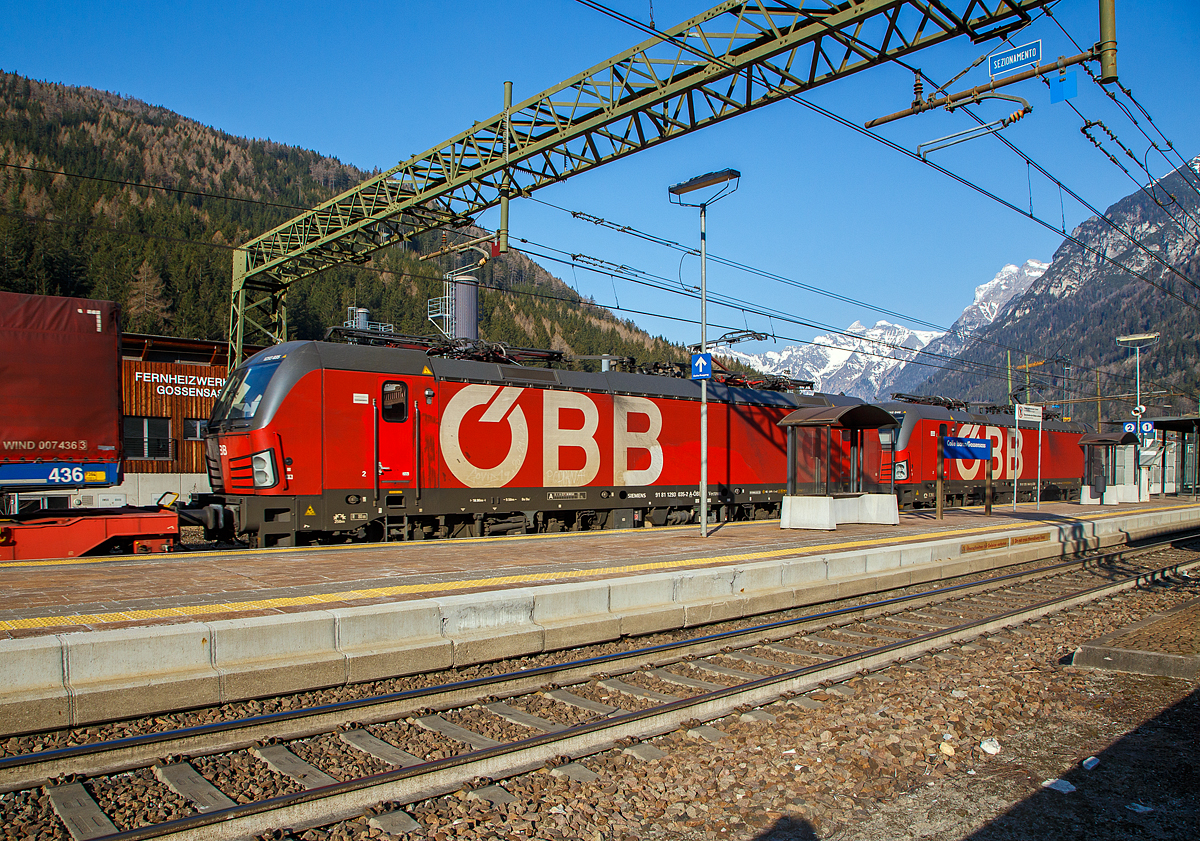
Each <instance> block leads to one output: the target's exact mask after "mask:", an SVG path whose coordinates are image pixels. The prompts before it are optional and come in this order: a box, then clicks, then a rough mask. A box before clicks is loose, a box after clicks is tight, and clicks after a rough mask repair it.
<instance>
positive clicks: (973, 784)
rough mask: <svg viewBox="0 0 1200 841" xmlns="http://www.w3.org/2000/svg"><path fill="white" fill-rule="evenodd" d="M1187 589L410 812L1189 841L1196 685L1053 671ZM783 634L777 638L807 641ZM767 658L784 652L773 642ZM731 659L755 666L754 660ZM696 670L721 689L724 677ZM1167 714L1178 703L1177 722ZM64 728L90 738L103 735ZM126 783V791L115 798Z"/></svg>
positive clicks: (1198, 739)
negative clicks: (498, 798) (584, 778)
mask: <svg viewBox="0 0 1200 841" xmlns="http://www.w3.org/2000/svg"><path fill="white" fill-rule="evenodd" d="M1198 593H1200V586H1198V585H1197V584H1194V583H1193V584H1187V585H1182V586H1179V585H1176V586H1172V587H1155V588H1151V589H1149V590H1143V591H1134V592H1128V593H1125V594H1121V595H1118V596H1115V597H1112V598H1109V599H1106V600H1104V601H1102V602H1098V603H1095V604H1091V605H1087V606H1083V607H1079V608H1076V609H1074V610H1072V611H1071V612H1070V613H1066V614H1061V615H1054V616H1050V617H1046V618H1045V619H1043V620H1041V621H1039V622H1036V623H1030V624H1027V625H1025V626H1021V627H1019V628H1013V629H1006V630H1005V631H1004V632H1003V633H1002V634H997V635H994V636H992V637H989V638H985V639H981V640H977V641H975V642H974V643H973V644H972V645H971V646H969V647H967V648H966V649H964V650H961V651H958V652H954V653H951V652H947V653H944V654H942V655H940V656H939V655H932V656H926V657H923V658H920V660H918V661H915V662H913V663H907V664H901V665H897V666H893V667H891V668H889V669H887V670H884V671H883V672H881V673H876V674H872V675H865V676H858V677H855V678H853V679H851V680H848V681H846V682H844V683H842V684H839V685H837V686H830V687H826V688H825V689H824V690H821V691H817V692H814V693H810V694H809V695H808V696H806V697H807V698H808V699H809V704H808V706H809V707H812V706H816V707H817V708H816V709H810V708H807V707H801V706H796V705H792V704H787V703H784V702H778V703H775V704H772V705H770V706H769V707H767V708H766V709H767V711H769V712H770V713H771V714H772V715H773V716H774V717H775V721H774V722H773V723H770V724H768V723H765V722H755V721H742V720H741V719H740V717H739V716H738V715H737V714H734V715H731V716H728V717H726V718H723V719H720V720H718V721H714V722H710V724H711V725H712V726H713V727H717V728H719V729H720V730H722V731H724V732H725V733H727V734H728V735H727V737H726V738H724V739H722V740H721V741H720V742H719V743H717V744H713V743H711V742H708V741H704V740H700V739H697V738H693V737H691V736H689V735H688V734H687V732H686V728H681V729H680V730H678V731H675V732H672V733H669V734H666V735H664V736H662V737H659V738H656V739H654V740H652V741H651V742H650V744H653V745H654V746H655V747H658V748H660V749H661V750H663V751H665V752H666V755H665V757H664V758H662V759H661V760H655V761H642V760H639V759H635V758H634V757H632V756H629V755H626V754H625V753H623V752H622V751H621V750H619V749H614V750H610V751H606V752H604V753H601V754H598V755H596V756H591V757H585V758H583V759H581V760H579V761H580V762H581V763H582V764H584V765H586V766H587V767H588V768H590V769H591V770H593V771H595V772H597V773H598V774H599V779H598V780H597V781H596V782H593V783H579V782H574V781H569V780H565V779H561V778H559V777H557V776H554V775H552V774H551V773H550V772H549V769H542V770H540V771H537V772H534V773H530V774H525V775H522V776H520V777H517V778H514V779H510V780H502V781H499V782H500V785H502V786H503V787H504V788H505V789H506V790H507V791H509V792H511V793H512V794H513V795H514V796H515V798H516V802H515V803H511V804H506V805H495V804H492V803H491V802H488V801H487V800H482V799H474V798H472V797H471V796H470V795H469V791H468V790H466V789H464V790H462V791H458V792H454V793H452V794H449V795H447V796H444V797H440V798H436V799H433V800H429V801H424V802H421V803H417V804H411V805H408V806H405V807H404V808H405V811H407V812H409V813H410V814H411V815H413V817H414V818H416V819H417V820H418V821H419V822H420V823H421V825H422V827H423V830H422V831H423V835H424V837H426V838H434V839H443V841H449V839H460V838H461V839H468V841H469V839H493V838H506V839H535V838H539V839H540V838H545V839H576V838H582V839H600V841H610V839H619V841H630V839H645V841H657V839H667V838H671V839H680V841H699V840H700V839H704V841H709V839H726V838H734V839H745V841H751V839H753V841H784V839H812V838H822V839H825V838H837V839H853V841H879V839H892V838H907V837H914V838H915V837H920V838H930V839H943V838H944V839H961V838H964V837H967V836H968V835H971V834H972V833H978V834H977V835H975V836H974V837H975V838H979V839H988V841H990V839H996V840H997V841H1000V839H1010V838H1011V839H1016V838H1022V837H1033V835H1031V834H1030V832H1031V827H1033V826H1035V824H1034V823H1031V822H1030V821H1033V820H1035V819H1036V820H1038V821H1041V820H1043V819H1044V818H1046V816H1049V818H1048V819H1049V820H1050V825H1051V826H1054V827H1056V828H1057V829H1059V830H1061V831H1060V832H1059V834H1058V835H1045V834H1044V833H1034V835H1039V836H1041V837H1088V838H1096V839H1102V841H1106V840H1107V839H1117V838H1121V839H1124V838H1129V837H1147V838H1180V837H1200V804H1198V800H1197V794H1196V791H1197V788H1198V786H1200V778H1198V776H1197V769H1200V747H1198V745H1200V704H1198V703H1197V702H1196V696H1195V691H1194V690H1195V687H1194V686H1191V685H1188V684H1186V683H1184V682H1180V681H1170V680H1165V679H1158V678H1139V677H1136V676H1130V675H1118V674H1111V673H1101V672H1087V671H1083V670H1078V669H1075V668H1073V667H1070V666H1068V665H1065V664H1064V659H1065V658H1069V655H1070V653H1071V652H1072V651H1073V650H1074V649H1075V647H1076V646H1078V645H1079V644H1081V643H1083V642H1086V641H1088V640H1091V639H1094V638H1096V637H1099V636H1103V635H1105V634H1108V633H1112V632H1113V631H1115V630H1117V629H1119V628H1120V627H1123V626H1125V625H1127V624H1130V623H1131V622H1134V621H1136V620H1138V619H1141V618H1144V617H1145V616H1147V615H1149V614H1151V613H1157V612H1161V611H1163V610H1165V609H1168V608H1170V607H1172V606H1175V605H1177V604H1180V603H1182V602H1183V601H1184V600H1186V599H1191V598H1195V597H1196V596H1197V594H1198ZM847 627H849V628H853V626H847ZM793 643H794V641H789V642H788V643H786V644H788V645H792V646H793V647H798V646H796V645H793ZM762 654H763V655H764V656H766V657H768V658H770V659H779V660H783V659H784V655H782V654H778V653H774V652H770V651H769V650H763V651H762ZM510 663H511V661H510ZM729 665H732V666H733V667H735V668H740V669H742V670H745V671H749V668H748V665H749V664H743V663H740V662H737V663H735V662H733V661H730V662H729ZM673 668H675V667H673ZM694 674H695V675H696V676H697V677H700V678H702V679H705V680H709V681H712V682H720V681H719V680H718V678H717V676H715V675H711V674H708V673H703V674H702V673H700V672H699V671H695V672H694ZM567 688H568V689H570V691H572V692H574V693H576V694H578V695H582V696H584V697H589V698H592V699H593V700H597V701H602V702H604V703H608V704H612V705H614V706H620V707H622V708H624V709H641V708H644V707H645V706H650V704H648V703H645V702H639V701H637V700H636V699H633V698H631V697H629V696H626V695H623V694H621V693H615V692H610V691H609V690H606V689H604V688H602V687H599V686H598V685H597V683H596V682H592V683H588V684H580V685H576V686H571V687H567ZM672 692H673V694H677V695H684V694H689V693H688V690H686V688H685V687H672ZM301 697H302V696H291V698H292V700H291V701H290V703H293V704H296V705H299V704H300V701H299V700H297V699H299V698H301ZM255 703H256V702H247V703H246V705H245V706H246V707H250V708H253V706H254V704H255ZM512 703H513V704H514V705H518V706H521V707H522V708H525V709H527V710H528V711H529V712H532V713H533V714H535V715H539V716H541V717H543V718H548V719H551V720H560V721H564V723H572V722H571V721H570V719H571V718H572V717H579V718H581V719H587V718H590V714H587V713H584V712H582V711H578V710H575V709H574V708H570V707H566V706H565V705H561V704H558V703H557V702H554V701H551V700H550V699H547V698H545V697H544V696H540V695H533V696H528V697H527V698H524V699H514V701H513V702H512ZM1176 704H1178V705H1179V707H1178V709H1177V710H1175V711H1171V710H1170V709H1169V708H1170V707H1171V706H1172V705H1176ZM258 706H259V708H260V709H265V708H266V707H269V706H271V705H270V704H266V705H263V704H259V705H258ZM1164 710H1167V712H1164ZM464 714H465V715H464ZM450 715H451V716H455V715H457V716H460V718H459V719H458V721H459V723H462V724H463V725H464V726H470V725H471V724H474V725H475V726H474V727H472V729H476V730H477V731H478V732H481V733H483V734H484V735H488V736H491V737H492V738H501V737H502V736H504V734H506V733H507V731H508V729H510V728H517V729H518V730H519V731H521V732H522V733H524V734H525V735H528V732H527V731H526V730H525V728H518V726H517V725H513V724H511V723H509V722H507V721H504V720H502V719H498V718H497V717H496V716H495V715H494V714H492V713H490V712H488V711H486V710H482V709H479V708H476V709H474V710H467V711H458V712H456V713H454V714H450ZM468 721H470V724H468V723H467V722H468ZM366 729H368V730H369V731H370V732H372V733H374V734H375V735H376V736H378V737H380V738H382V739H384V740H385V741H388V742H391V743H392V744H395V745H396V746H397V747H400V748H402V749H403V750H406V751H408V752H410V753H413V754H415V755H418V756H422V757H423V758H425V759H440V758H445V757H448V756H452V755H454V754H456V753H462V752H465V751H467V750H468V748H467V746H465V745H460V744H458V743H455V742H453V741H452V740H448V739H446V738H445V737H443V736H440V735H437V734H434V733H430V732H429V731H427V730H424V729H423V728H421V727H419V726H417V725H416V724H415V723H414V720H413V719H409V720H408V721H400V722H396V723H392V724H385V725H369V726H368V727H367V728H366ZM90 731H96V733H95V734H93V733H92V732H90ZM75 732H76V734H80V735H82V736H83V738H84V739H85V740H86V739H87V738H88V737H92V736H94V735H97V734H98V733H102V732H104V728H88V729H87V730H83V731H75ZM504 737H506V736H504ZM30 738H43V737H30ZM988 740H995V742H996V743H997V744H998V745H999V747H1000V750H999V752H998V753H996V754H995V755H991V754H990V753H988V752H986V751H985V749H984V748H983V745H985V744H988V746H989V747H990V743H989V741H988ZM290 749H292V750H293V751H294V752H296V753H297V755H299V756H300V757H301V758H303V759H305V760H306V761H309V762H311V763H312V764H314V765H316V766H317V767H319V768H322V769H323V770H326V771H327V772H330V773H332V774H333V775H334V776H335V777H338V778H339V779H340V778H348V777H349V776H354V775H357V774H360V773H363V770H362V769H364V768H365V767H368V766H369V762H368V764H367V765H362V764H356V763H361V759H360V760H351V759H350V756H351V755H352V754H351V753H347V751H349V750H350V749H348V748H346V747H345V746H344V745H342V744H341V742H340V740H337V739H336V737H332V736H331V737H316V738H313V739H309V740H305V741H303V742H297V743H292V744H291V745H290ZM1093 755H1095V756H1096V757H1098V758H1099V763H1098V764H1097V765H1095V766H1094V767H1093V769H1092V770H1090V771H1085V770H1083V768H1082V765H1081V763H1082V762H1083V760H1084V759H1086V758H1088V757H1090V756H1093ZM191 761H192V763H193V765H195V766H196V768H197V770H199V771H200V772H201V773H202V774H203V775H204V776H205V777H207V778H208V779H209V780H210V781H211V782H213V783H214V785H216V786H217V787H218V788H220V789H221V790H222V791H224V792H225V793H226V794H227V795H228V796H229V797H230V798H232V799H233V800H235V801H236V802H248V801H250V800H257V799H262V798H264V797H271V796H276V795H280V794H285V793H291V792H295V791H299V790H300V786H299V785H298V784H297V783H295V782H294V781H292V780H290V778H287V777H284V776H282V775H279V774H276V773H274V772H273V771H271V770H270V769H269V768H267V767H266V765H265V764H264V763H262V762H261V761H259V760H257V759H255V758H254V757H252V756H250V755H249V754H231V755H222V756H214V757H197V758H193V759H192V760H191ZM1130 768H1136V769H1137V773H1135V774H1131V773H1130V771H1129V769H1130ZM146 773H149V772H146ZM343 775H344V776H343ZM122 778H124V781H123V782H122V781H121V780H122ZM1055 778H1060V779H1064V780H1067V781H1069V782H1070V783H1071V784H1072V785H1073V786H1075V788H1076V791H1075V792H1074V793H1071V794H1062V793H1060V792H1058V791H1054V790H1052V789H1045V788H1043V786H1042V783H1043V781H1046V780H1048V779H1055ZM114 781H116V782H114ZM151 781H153V785H154V786H159V784H158V783H157V781H154V780H153V777H152V775H151V776H150V777H149V778H147V777H146V776H145V775H144V774H142V773H141V772H138V773H135V774H130V775H122V776H119V777H116V778H113V779H112V780H109V781H106V782H105V784H104V785H105V786H107V787H108V790H107V791H102V790H99V789H97V790H96V794H97V798H98V799H101V798H103V799H104V800H105V803H107V804H108V805H110V806H111V805H113V804H115V803H116V801H117V800H118V799H119V798H128V799H130V800H135V799H137V798H141V799H142V800H143V801H159V802H155V803H149V802H148V803H147V804H145V806H138V805H130V806H126V807H125V808H126V809H127V811H126V812H123V813H120V814H121V818H120V823H119V824H118V825H119V826H121V827H122V828H125V827H126V826H127V825H132V824H134V823H137V822H138V821H140V820H142V819H143V817H144V819H145V820H147V821H148V820H152V819H156V818H152V817H151V816H150V815H149V813H148V811H146V807H149V808H167V809H168V810H177V811H178V812H179V813H180V814H181V815H182V814H183V808H185V807H180V806H179V804H177V803H173V802H172V801H171V799H170V797H163V796H162V795H161V792H160V791H159V789H158V788H154V787H151V786H150V782H151ZM486 782H488V781H480V783H479V785H483V784H485V783H486ZM122 786H127V787H128V788H127V790H126V791H125V792H122V788H121V787H122ZM139 786H144V788H139ZM167 793H168V795H169V794H170V792H167ZM171 797H173V795H171ZM1048 798H1058V800H1053V799H1048ZM1070 798H1074V800H1072V799H1070ZM114 808H117V809H120V808H121V807H120V806H114ZM139 809H141V810H142V811H141V812H139V811H138V810H139ZM109 814H110V815H113V814H114V812H112V811H110V812H109ZM1010 815H1023V816H1024V820H1025V823H1024V824H1023V825H1020V824H1015V823H1014V822H1013V821H1014V819H1012V818H1010V817H1008V816H1010ZM1006 821H1007V822H1006ZM989 822H990V823H989ZM0 825H2V826H3V827H4V830H3V833H4V834H3V835H0V838H4V839H6V841H7V839H9V838H22V839H24V838H31V839H39V841H40V839H50V838H55V839H58V838H66V837H67V835H66V833H65V830H64V828H63V827H62V825H61V823H60V822H59V821H58V819H57V817H56V816H55V815H54V814H53V811H52V809H51V808H50V806H49V801H48V798H46V796H45V795H44V793H43V792H41V791H37V792H22V793H15V794H5V795H0ZM1072 827H1074V828H1075V829H1074V830H1072V829H1071V828H1072ZM1022 828H1023V830H1024V832H1025V834H1024V835H1022V834H1021V830H1022ZM14 830H15V833H14ZM986 833H991V834H986ZM1006 833H1007V834H1006ZM1072 833H1074V834H1072ZM295 837H299V838H303V839H306V841H329V840H330V839H333V840H335V841H341V839H346V841H350V839H365V838H379V837H384V836H383V835H382V833H381V831H380V830H378V829H374V828H372V827H371V826H370V823H369V817H368V816H363V817H360V818H356V819H354V820H349V821H345V822H342V823H339V824H337V825H334V826H331V827H324V828H320V829H311V830H306V831H304V832H300V833H296V835H295ZM418 837H419V836H418Z"/></svg>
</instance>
